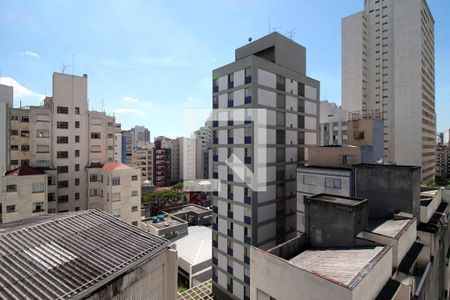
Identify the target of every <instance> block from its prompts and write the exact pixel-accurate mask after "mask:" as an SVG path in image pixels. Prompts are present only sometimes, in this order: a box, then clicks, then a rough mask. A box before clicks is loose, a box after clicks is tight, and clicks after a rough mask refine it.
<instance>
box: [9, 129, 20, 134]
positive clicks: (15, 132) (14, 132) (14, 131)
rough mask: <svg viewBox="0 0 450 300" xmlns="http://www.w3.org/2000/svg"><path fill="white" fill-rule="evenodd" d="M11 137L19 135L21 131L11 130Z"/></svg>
mask: <svg viewBox="0 0 450 300" xmlns="http://www.w3.org/2000/svg"><path fill="white" fill-rule="evenodd" d="M9 134H10V135H19V131H17V130H15V129H11V131H10V133H9Z"/></svg>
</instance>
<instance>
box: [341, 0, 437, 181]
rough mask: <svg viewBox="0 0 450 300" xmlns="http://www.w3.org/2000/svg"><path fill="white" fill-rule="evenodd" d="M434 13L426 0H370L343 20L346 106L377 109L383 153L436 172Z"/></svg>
mask: <svg viewBox="0 0 450 300" xmlns="http://www.w3.org/2000/svg"><path fill="white" fill-rule="evenodd" d="M434 72H435V68H434V19H433V16H432V15H431V12H430V9H429V7H428V5H427V2H426V0H384V1H380V0H366V1H364V10H363V11H361V12H359V13H356V14H354V15H351V16H349V17H346V18H344V19H343V21H342V106H343V108H344V109H346V110H348V111H349V112H353V111H358V112H363V113H365V112H369V111H379V112H381V114H382V118H383V120H384V159H385V161H386V162H388V163H397V164H403V165H417V166H421V167H422V181H429V180H432V179H433V178H434V173H435V150H436V145H435V140H436V113H435V81H434V77H435V75H434Z"/></svg>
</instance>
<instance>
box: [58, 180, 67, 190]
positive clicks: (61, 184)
mask: <svg viewBox="0 0 450 300" xmlns="http://www.w3.org/2000/svg"><path fill="white" fill-rule="evenodd" d="M66 187H69V181H68V180H59V181H58V189H62V188H66Z"/></svg>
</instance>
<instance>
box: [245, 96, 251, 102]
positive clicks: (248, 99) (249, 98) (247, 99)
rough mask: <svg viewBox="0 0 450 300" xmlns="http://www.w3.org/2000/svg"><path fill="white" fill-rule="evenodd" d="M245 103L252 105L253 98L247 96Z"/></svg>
mask: <svg viewBox="0 0 450 300" xmlns="http://www.w3.org/2000/svg"><path fill="white" fill-rule="evenodd" d="M244 103H245V104H250V103H252V96H247V97H245V98H244Z"/></svg>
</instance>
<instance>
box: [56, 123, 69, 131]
mask: <svg viewBox="0 0 450 300" xmlns="http://www.w3.org/2000/svg"><path fill="white" fill-rule="evenodd" d="M56 128H59V129H68V128H69V122H59V121H58V122H56Z"/></svg>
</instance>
